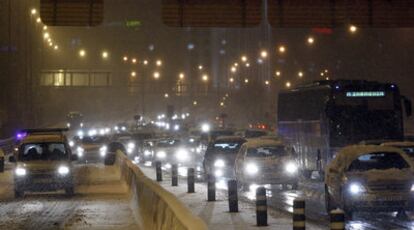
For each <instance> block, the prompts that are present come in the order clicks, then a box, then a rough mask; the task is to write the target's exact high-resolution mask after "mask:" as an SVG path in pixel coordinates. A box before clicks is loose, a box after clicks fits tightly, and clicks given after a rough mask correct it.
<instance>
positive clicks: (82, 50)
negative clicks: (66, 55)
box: [79, 49, 86, 57]
mask: <svg viewBox="0 0 414 230" xmlns="http://www.w3.org/2000/svg"><path fill="white" fill-rule="evenodd" d="M79 56H80V57H85V56H86V51H85V50H84V49H81V50H79Z"/></svg>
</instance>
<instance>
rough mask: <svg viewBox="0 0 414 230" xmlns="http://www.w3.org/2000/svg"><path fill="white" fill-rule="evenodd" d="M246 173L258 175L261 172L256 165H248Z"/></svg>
mask: <svg viewBox="0 0 414 230" xmlns="http://www.w3.org/2000/svg"><path fill="white" fill-rule="evenodd" d="M246 172H247V173H248V174H256V173H257V172H259V168H258V167H257V165H256V164H254V163H248V164H247V165H246Z"/></svg>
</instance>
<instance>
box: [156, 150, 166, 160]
mask: <svg viewBox="0 0 414 230" xmlns="http://www.w3.org/2000/svg"><path fill="white" fill-rule="evenodd" d="M166 157H167V153H165V152H164V151H159V152H157V158H160V159H164V158H166Z"/></svg>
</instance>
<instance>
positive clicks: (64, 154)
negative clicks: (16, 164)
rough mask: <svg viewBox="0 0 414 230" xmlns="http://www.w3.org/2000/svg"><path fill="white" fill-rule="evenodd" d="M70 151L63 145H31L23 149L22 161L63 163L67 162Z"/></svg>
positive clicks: (20, 158)
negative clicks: (63, 161)
mask: <svg viewBox="0 0 414 230" xmlns="http://www.w3.org/2000/svg"><path fill="white" fill-rule="evenodd" d="M68 156H69V153H68V151H67V150H66V148H65V144H63V143H30V144H25V145H23V146H22V147H21V149H20V152H19V160H20V161H61V160H67V159H68Z"/></svg>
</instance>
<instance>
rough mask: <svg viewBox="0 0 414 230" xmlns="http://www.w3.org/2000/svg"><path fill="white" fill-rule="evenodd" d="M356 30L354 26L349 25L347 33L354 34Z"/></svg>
mask: <svg viewBox="0 0 414 230" xmlns="http://www.w3.org/2000/svg"><path fill="white" fill-rule="evenodd" d="M357 30H358V27H356V26H355V25H350V26H349V32H351V33H355V32H357Z"/></svg>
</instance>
